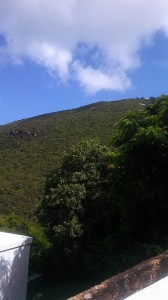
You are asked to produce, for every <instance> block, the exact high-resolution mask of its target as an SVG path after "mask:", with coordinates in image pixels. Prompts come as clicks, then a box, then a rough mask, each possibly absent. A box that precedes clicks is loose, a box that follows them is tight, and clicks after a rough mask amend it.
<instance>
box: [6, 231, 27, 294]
mask: <svg viewBox="0 0 168 300" xmlns="http://www.w3.org/2000/svg"><path fill="white" fill-rule="evenodd" d="M31 242H32V238H30V237H26V236H20V235H16V234H9V233H4V232H0V300H26V291H27V275H28V263H29V251H30V244H31Z"/></svg>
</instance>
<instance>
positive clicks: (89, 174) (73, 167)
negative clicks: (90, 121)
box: [38, 96, 168, 276]
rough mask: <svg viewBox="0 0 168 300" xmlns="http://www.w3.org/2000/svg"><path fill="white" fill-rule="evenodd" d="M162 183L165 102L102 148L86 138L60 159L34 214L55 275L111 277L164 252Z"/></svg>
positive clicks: (166, 190)
mask: <svg viewBox="0 0 168 300" xmlns="http://www.w3.org/2000/svg"><path fill="white" fill-rule="evenodd" d="M167 178H168V97H166V96H164V97H161V98H159V99H157V100H156V101H155V102H153V104H151V105H149V106H147V107H146V109H145V110H143V111H136V112H129V113H128V114H127V115H126V116H125V117H124V118H122V119H121V120H120V121H119V123H118V129H117V131H116V134H115V136H114V137H113V139H112V143H111V144H110V145H109V147H108V148H107V147H105V146H102V145H100V144H99V143H98V142H97V141H93V140H87V141H85V142H82V143H79V144H78V145H77V146H75V147H72V148H71V149H70V150H69V151H68V152H67V153H65V154H64V158H63V161H62V165H61V166H60V167H59V168H57V169H56V170H55V171H52V172H51V173H50V174H49V176H48V178H47V181H46V186H45V193H44V197H43V199H42V202H41V204H40V206H39V208H38V218H39V221H40V223H41V225H42V226H43V227H44V229H45V231H46V233H47V235H48V237H49V240H50V242H51V243H52V245H53V254H52V258H53V260H52V265H53V266H54V268H55V269H56V270H57V272H58V270H59V275H60V272H61V271H62V274H64V276H65V274H67V273H68V270H70V274H71V276H72V273H73V272H75V273H76V272H78V271H79V273H82V274H88V273H87V271H88V270H89V271H91V272H94V271H96V274H97V273H98V270H99V271H100V273H101V275H102V274H103V270H105V269H106V268H107V266H108V269H109V272H110V274H112V272H117V271H121V270H122V269H124V268H126V267H129V266H131V265H133V264H135V263H136V262H138V261H140V260H143V259H145V258H147V257H150V256H152V255H155V254H157V253H159V252H160V251H162V249H164V248H165V247H167V237H168V235H167V232H168V222H167V215H168V200H167V199H168V184H167ZM112 270H113V271H112ZM105 272H107V269H106V270H105ZM106 274H107V273H106Z"/></svg>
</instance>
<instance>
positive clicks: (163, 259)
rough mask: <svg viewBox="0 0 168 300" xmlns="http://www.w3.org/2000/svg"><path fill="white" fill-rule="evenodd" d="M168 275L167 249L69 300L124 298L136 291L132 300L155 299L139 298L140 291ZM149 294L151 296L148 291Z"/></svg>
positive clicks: (114, 299) (113, 299)
mask: <svg viewBox="0 0 168 300" xmlns="http://www.w3.org/2000/svg"><path fill="white" fill-rule="evenodd" d="M167 275H168V251H165V252H163V253H162V254H161V255H158V256H156V257H154V258H151V259H149V260H146V261H144V262H142V263H140V264H138V265H136V266H134V267H133V268H131V269H129V270H127V271H125V272H122V273H120V274H118V275H116V276H113V277H111V278H109V279H107V280H105V281H104V282H102V283H100V284H98V285H96V286H94V287H92V288H90V289H89V290H87V291H84V292H82V293H80V294H78V295H76V296H74V297H72V298H70V299H69V300H88V299H92V300H123V299H125V298H127V297H129V296H130V295H133V294H134V293H136V292H138V293H136V294H135V296H134V297H135V298H134V297H133V296H132V297H130V300H147V299H148V300H149V299H155V298H152V297H151V298H150V297H149V298H143V297H142V298H141V297H140V298H138V294H140V293H141V292H139V291H140V290H142V289H144V288H146V287H147V286H149V285H151V284H153V283H155V282H157V281H158V280H160V279H161V278H163V277H166V276H167ZM158 282H159V281H158ZM167 284H168V279H167ZM167 286H168V285H167ZM161 287H162V286H161ZM167 290H168V288H167ZM142 291H144V290H142ZM154 294H155V293H154ZM147 295H148V296H149V294H148V293H147ZM128 299H129V298H128ZM156 299H157V300H162V299H164V300H167V299H168V297H167V298H161V297H158V298H156Z"/></svg>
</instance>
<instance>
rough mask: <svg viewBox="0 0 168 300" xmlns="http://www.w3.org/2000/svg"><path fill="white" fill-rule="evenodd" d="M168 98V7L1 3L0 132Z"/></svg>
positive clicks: (162, 2)
mask: <svg viewBox="0 0 168 300" xmlns="http://www.w3.org/2000/svg"><path fill="white" fill-rule="evenodd" d="M167 93H168V1H166V0H159V1H158V0H136V1H135V0H63V1H61V0H57V1H55V0H29V1H22V0H0V124H6V123H9V122H12V121H15V120H18V119H23V118H27V117H31V116H35V115H40V114H44V113H48V112H53V111H58V110H63V109H69V108H75V107H79V106H83V105H86V104H89V103H93V102H97V101H102V100H105V101H111V100H118V99H123V98H124V99H125V98H131V97H150V96H159V95H160V94H167Z"/></svg>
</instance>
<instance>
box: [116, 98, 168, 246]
mask: <svg viewBox="0 0 168 300" xmlns="http://www.w3.org/2000/svg"><path fill="white" fill-rule="evenodd" d="M113 145H114V146H115V147H116V146H117V147H118V148H117V159H116V164H115V168H114V169H113V171H112V173H111V178H110V182H111V192H112V193H113V196H114V197H115V201H116V203H117V205H118V209H119V211H120V216H121V226H120V227H121V230H125V231H127V233H129V234H132V235H133V236H136V237H137V238H141V239H142V240H144V238H146V240H149V239H152V240H154V239H155V240H156V239H159V237H160V235H163V234H165V233H166V231H167V229H168V224H167V215H168V200H167V199H168V184H167V178H168V98H166V97H164V98H160V99H158V100H157V101H155V102H154V103H153V104H151V105H149V106H148V107H147V108H146V110H145V111H143V112H137V113H133V114H132V113H131V114H128V115H127V116H126V117H125V118H123V119H122V120H121V121H120V122H119V127H118V132H117V134H116V136H115V138H114V140H113Z"/></svg>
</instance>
